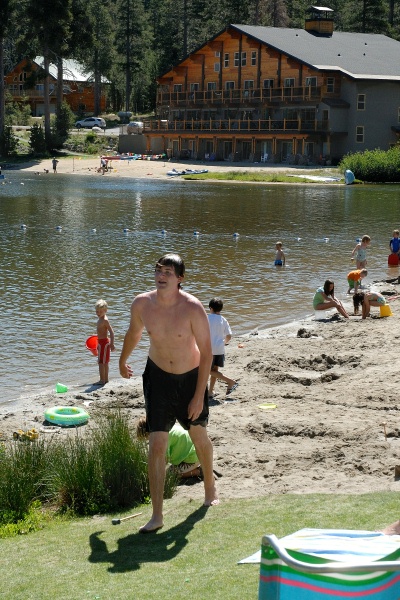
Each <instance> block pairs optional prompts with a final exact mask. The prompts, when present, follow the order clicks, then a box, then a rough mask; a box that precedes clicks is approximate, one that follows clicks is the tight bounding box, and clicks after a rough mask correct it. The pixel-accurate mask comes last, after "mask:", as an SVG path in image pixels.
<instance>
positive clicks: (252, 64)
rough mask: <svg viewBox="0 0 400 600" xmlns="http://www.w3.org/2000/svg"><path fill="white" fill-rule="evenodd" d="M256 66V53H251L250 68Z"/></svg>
mask: <svg viewBox="0 0 400 600" xmlns="http://www.w3.org/2000/svg"><path fill="white" fill-rule="evenodd" d="M256 64H257V51H256V50H252V51H251V66H252V67H254V66H255V65H256Z"/></svg>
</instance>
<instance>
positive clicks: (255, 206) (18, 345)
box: [0, 172, 399, 403]
mask: <svg viewBox="0 0 400 600" xmlns="http://www.w3.org/2000/svg"><path fill="white" fill-rule="evenodd" d="M398 203H399V188H398V186H385V185H382V186H344V185H337V186H325V185H312V184H310V185H307V184H304V185H290V186H289V185H258V184H256V185H255V184H233V183H200V182H198V183H197V182H185V181H176V180H174V181H170V180H165V181H160V180H155V181H149V180H137V181H135V180H131V179H111V178H107V179H106V178H103V177H96V176H93V177H91V176H79V175H77V176H74V175H72V176H71V175H61V174H58V175H57V176H54V177H53V176H37V175H36V176H35V175H34V174H32V173H23V172H20V173H18V172H12V173H11V174H10V175H9V176H7V179H6V180H5V183H4V184H3V185H0V233H1V238H0V253H1V259H2V260H1V265H2V266H1V271H0V284H1V289H2V297H3V310H2V316H3V318H2V330H3V351H2V357H3V358H2V369H1V371H2V372H1V375H0V403H1V402H6V401H9V400H11V399H15V398H18V397H20V396H21V395H23V396H25V395H27V394H32V393H36V392H38V391H40V390H43V389H52V388H54V384H55V383H56V382H57V381H60V382H62V383H64V384H65V385H67V386H71V387H72V386H73V385H78V384H79V385H82V384H86V383H87V384H89V383H90V382H93V381H96V379H97V376H98V369H97V363H96V359H95V358H94V357H93V356H92V355H91V354H90V353H89V351H88V350H86V348H85V340H86V338H87V337H88V336H89V335H91V334H93V333H95V325H96V315H95V311H94V304H95V302H96V300H97V299H99V298H104V299H105V300H106V301H107V302H108V304H109V312H108V315H109V319H110V322H111V324H112V326H113V328H114V330H115V334H116V347H117V351H116V352H115V353H112V355H111V363H110V377H111V379H115V378H119V372H118V357H119V351H120V350H121V347H122V341H123V337H124V335H125V332H126V329H127V327H128V323H129V308H130V304H131V301H132V299H133V297H134V295H135V294H137V293H140V292H143V291H145V290H148V289H150V288H152V286H153V271H154V264H155V262H156V260H157V259H158V258H159V256H161V255H162V254H163V253H165V252H167V251H175V252H178V253H180V254H181V255H182V256H183V258H184V260H185V263H186V268H187V273H186V283H185V286H184V289H185V290H186V291H188V292H190V293H193V294H194V295H196V296H197V297H198V298H199V299H200V300H201V301H202V302H203V303H204V306H205V307H207V306H208V301H209V299H210V298H211V297H212V296H215V295H218V296H221V297H222V298H223V300H224V311H223V314H224V315H225V316H226V317H227V318H228V320H229V322H230V324H231V326H232V328H233V331H234V333H235V334H243V333H246V332H249V331H251V330H253V329H255V328H260V329H264V328H267V327H271V326H276V325H280V324H283V323H286V322H289V321H293V320H296V319H298V318H301V317H304V316H306V315H309V314H311V313H312V304H311V303H312V298H313V294H314V291H315V289H316V288H317V287H318V286H319V285H321V284H322V283H323V282H324V281H325V279H326V278H327V277H332V278H333V279H334V280H335V290H336V293H337V295H338V296H339V297H340V298H342V299H344V300H345V301H347V302H348V299H347V300H346V290H347V281H346V275H347V273H348V271H350V270H351V269H352V268H353V266H354V263H352V262H351V261H350V254H351V251H352V249H353V248H354V246H355V245H356V239H357V238H358V237H360V236H362V235H363V234H365V233H367V234H368V235H370V236H371V238H372V244H371V249H370V250H369V252H368V269H369V276H368V278H367V283H371V282H372V281H373V280H379V279H383V278H387V277H395V276H397V274H398V269H397V268H391V269H388V267H387V255H388V243H389V239H390V238H391V234H392V230H393V228H398V227H399V223H398V221H397V215H398V211H397V207H398ZM22 224H24V225H26V228H24V229H23V228H21V225H22ZM57 227H60V228H61V230H58V229H57ZM126 229H129V231H124V230H126ZM163 230H165V231H166V233H162V232H163ZM194 232H198V235H195V233H194ZM234 233H238V234H239V235H238V236H234V235H233V234H234ZM278 240H282V241H283V244H284V250H285V253H286V257H287V265H286V267H284V268H278V267H275V266H274V264H273V261H274V256H275V242H276V241H278ZM147 347H148V340H147V338H146V336H144V338H143V340H142V341H141V343H140V345H139V347H138V349H137V351H136V352H135V353H134V356H133V358H132V361H131V364H132V366H133V367H134V371H135V374H136V375H138V374H141V372H142V369H143V366H144V363H145V356H146V351H147Z"/></svg>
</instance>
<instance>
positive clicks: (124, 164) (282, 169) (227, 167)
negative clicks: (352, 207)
mask: <svg viewBox="0 0 400 600" xmlns="http://www.w3.org/2000/svg"><path fill="white" fill-rule="evenodd" d="M58 160H59V162H58V165H57V173H64V174H67V175H94V174H96V175H98V176H99V177H134V178H136V179H170V180H171V181H172V180H178V179H179V177H168V176H167V172H168V171H170V170H172V169H174V168H175V169H177V170H183V169H207V170H208V171H209V172H211V173H212V172H216V171H225V172H228V171H262V172H268V173H287V174H299V173H301V174H303V175H304V174H307V173H315V172H317V173H321V175H326V176H330V175H332V173H334V174H335V175H336V176H337V170H335V169H334V168H332V167H321V166H319V165H314V166H309V167H305V166H297V165H283V164H273V163H268V164H265V163H263V164H261V163H249V162H238V163H231V162H213V163H204V162H200V161H196V162H189V161H175V160H173V159H171V160H165V161H164V160H113V161H110V163H109V170H108V171H106V172H105V173H104V175H103V174H102V173H101V172H98V171H99V168H100V156H96V157H89V156H74V157H71V156H68V157H65V158H64V157H59V158H58ZM15 170H18V171H21V170H22V171H24V172H28V173H33V174H35V175H38V176H54V173H53V169H52V165H51V159H46V160H37V161H29V162H26V163H22V164H19V165H18V166H17V167H16V168H15V169H12V170H11V169H10V170H7V168H4V169H3V173H4V174H5V175H6V176H7V173H9V174H11V173H12V172H13V171H15ZM46 171H48V172H47V173H46Z"/></svg>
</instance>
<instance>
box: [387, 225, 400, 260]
mask: <svg viewBox="0 0 400 600" xmlns="http://www.w3.org/2000/svg"><path fill="white" fill-rule="evenodd" d="M399 235H400V232H399V230H398V229H395V230H394V231H393V237H392V239H391V240H390V242H389V248H390V252H391V253H392V254H394V257H392V259H391V261H390V264H393V265H398V264H399V258H400V238H399ZM396 257H397V258H396Z"/></svg>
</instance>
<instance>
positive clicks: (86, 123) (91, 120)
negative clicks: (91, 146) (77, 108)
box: [75, 117, 106, 129]
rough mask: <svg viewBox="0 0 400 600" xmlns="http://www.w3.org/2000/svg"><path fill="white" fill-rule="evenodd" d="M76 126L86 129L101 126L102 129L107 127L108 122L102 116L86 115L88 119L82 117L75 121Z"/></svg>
mask: <svg viewBox="0 0 400 600" xmlns="http://www.w3.org/2000/svg"><path fill="white" fill-rule="evenodd" d="M75 127H77V128H78V129H81V128H82V127H83V128H85V129H91V128H92V127H100V128H101V129H105V128H106V122H105V120H104V119H101V118H100V117H86V119H81V120H80V121H77V122H76V123H75Z"/></svg>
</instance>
